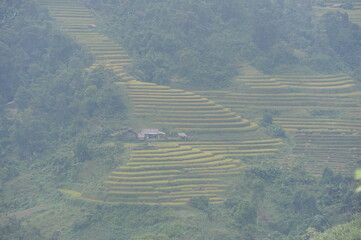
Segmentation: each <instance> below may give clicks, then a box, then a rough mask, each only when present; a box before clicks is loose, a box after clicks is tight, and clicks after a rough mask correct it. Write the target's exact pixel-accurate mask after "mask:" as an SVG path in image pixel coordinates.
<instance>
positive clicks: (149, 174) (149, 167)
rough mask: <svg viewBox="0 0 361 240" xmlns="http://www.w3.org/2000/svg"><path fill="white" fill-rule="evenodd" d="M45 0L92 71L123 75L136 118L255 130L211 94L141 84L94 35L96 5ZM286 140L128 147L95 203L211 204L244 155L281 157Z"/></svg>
mask: <svg viewBox="0 0 361 240" xmlns="http://www.w3.org/2000/svg"><path fill="white" fill-rule="evenodd" d="M41 2H42V3H43V5H44V6H45V7H47V8H48V9H49V11H50V13H51V15H52V16H53V17H54V19H55V20H56V21H57V22H58V23H59V25H60V26H61V28H62V29H63V30H64V31H65V32H67V33H68V34H69V35H70V36H72V37H73V38H74V39H75V40H76V41H78V42H79V43H80V44H82V45H84V46H86V47H87V48H88V49H89V51H90V52H91V53H92V54H93V55H94V56H95V58H96V63H95V64H94V65H93V66H92V67H91V68H90V69H92V68H94V67H96V65H97V64H103V65H104V66H105V67H106V68H108V69H111V70H113V71H114V72H115V73H117V74H118V75H119V76H121V77H122V80H123V81H122V82H119V83H117V84H119V85H120V86H123V87H125V88H126V92H127V94H128V97H129V99H130V102H131V103H132V105H133V107H134V113H135V115H136V116H138V117H145V116H151V117H152V118H153V119H154V121H153V124H154V125H157V126H159V127H169V128H172V129H176V130H179V131H185V132H187V133H188V132H192V133H198V134H201V133H203V132H207V133H209V132H220V131H222V132H225V131H231V132H247V131H251V130H255V129H256V128H257V124H255V123H251V122H249V121H248V120H246V119H244V118H241V117H240V116H239V115H237V114H235V113H234V112H232V111H230V110H229V109H227V108H224V107H223V106H222V105H219V104H216V103H215V102H213V101H210V100H209V99H208V98H206V97H202V96H200V95H197V94H194V93H192V92H187V91H183V90H180V89H171V88H169V87H167V86H159V85H156V84H152V83H145V82H140V81H136V80H135V79H134V78H133V77H131V76H129V75H127V74H126V72H125V70H124V69H125V67H126V66H127V65H128V64H130V63H131V59H130V58H129V56H128V55H127V53H126V52H125V51H124V50H123V49H122V48H121V47H120V46H118V45H117V44H116V43H114V42H112V41H111V40H110V39H109V38H107V37H106V36H104V35H102V34H100V33H97V32H96V28H94V26H95V24H96V23H97V20H96V18H95V17H94V15H93V12H92V11H91V10H89V9H87V8H85V7H84V6H82V5H80V4H79V3H76V2H72V1H69V0H41ZM281 145H282V141H281V140H280V139H270V140H259V141H257V140H252V141H232V142H231V141H226V142H222V141H212V142H178V143H177V142H173V143H169V142H168V143H152V144H150V145H149V147H150V149H143V150H141V149H133V150H132V151H131V156H130V159H129V161H128V163H127V164H125V165H123V166H120V167H118V168H117V169H115V170H114V171H113V172H112V173H111V174H110V175H109V176H108V177H107V179H106V180H105V181H104V191H103V198H102V200H100V199H99V200H96V201H100V202H101V201H107V202H122V203H129V204H149V205H152V204H157V205H184V204H186V203H187V202H188V201H189V199H191V198H193V197H199V196H205V197H208V199H209V201H210V203H221V202H222V201H223V196H224V194H223V193H224V192H225V191H226V190H227V186H228V181H227V179H228V178H229V177H230V176H232V175H236V174H238V173H239V172H240V171H241V170H242V169H243V168H244V167H245V165H244V164H243V163H242V162H241V159H242V158H244V157H270V156H277V155H278V154H279V152H280V149H279V147H280V146H281ZM79 194H80V193H79ZM83 198H86V196H83ZM89 199H90V200H94V199H92V198H89Z"/></svg>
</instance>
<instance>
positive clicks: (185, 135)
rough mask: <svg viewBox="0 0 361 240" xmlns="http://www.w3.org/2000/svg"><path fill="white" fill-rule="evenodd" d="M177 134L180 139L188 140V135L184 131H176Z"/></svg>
mask: <svg viewBox="0 0 361 240" xmlns="http://www.w3.org/2000/svg"><path fill="white" fill-rule="evenodd" d="M177 136H178V137H179V138H180V139H182V140H188V135H187V134H185V133H182V132H180V133H177Z"/></svg>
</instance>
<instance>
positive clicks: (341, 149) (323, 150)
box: [293, 131, 361, 176]
mask: <svg viewBox="0 0 361 240" xmlns="http://www.w3.org/2000/svg"><path fill="white" fill-rule="evenodd" d="M295 143H296V144H295V147H294V149H293V154H295V155H296V157H297V159H298V160H299V161H302V162H303V163H304V164H305V166H306V167H307V169H309V171H310V172H313V173H315V174H317V175H321V174H322V170H323V169H324V168H325V167H326V166H327V167H330V168H332V169H333V170H334V171H336V172H341V173H344V174H347V175H349V176H353V174H354V173H353V171H354V170H355V167H356V166H357V165H359V164H360V161H361V135H360V133H343V132H316V131H315V132H296V133H295Z"/></svg>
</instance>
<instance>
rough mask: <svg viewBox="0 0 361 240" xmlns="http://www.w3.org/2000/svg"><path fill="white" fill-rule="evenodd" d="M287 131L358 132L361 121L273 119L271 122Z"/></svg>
mask: <svg viewBox="0 0 361 240" xmlns="http://www.w3.org/2000/svg"><path fill="white" fill-rule="evenodd" d="M273 121H274V122H275V123H277V124H279V125H280V126H281V127H283V128H284V129H285V130H287V131H299V130H302V131H308V132H313V131H327V132H360V131H361V119H353V120H351V119H334V118H289V117H288V118H275V119H274V120H273Z"/></svg>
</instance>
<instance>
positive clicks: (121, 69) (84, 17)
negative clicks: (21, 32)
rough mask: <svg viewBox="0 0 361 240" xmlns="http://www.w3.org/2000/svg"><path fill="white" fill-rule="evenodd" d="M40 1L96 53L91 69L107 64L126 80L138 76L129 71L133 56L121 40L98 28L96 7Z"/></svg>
mask: <svg viewBox="0 0 361 240" xmlns="http://www.w3.org/2000/svg"><path fill="white" fill-rule="evenodd" d="M40 3H41V4H42V5H43V6H44V7H46V8H47V9H48V10H49V12H50V15H51V16H52V17H53V18H54V19H55V20H56V21H57V22H58V24H59V25H60V27H61V29H62V30H64V31H65V32H66V33H68V34H69V35H70V36H71V37H72V38H73V39H74V40H76V41H77V42H78V43H80V44H82V45H83V46H85V47H86V48H87V49H88V50H89V51H90V52H91V53H92V54H93V55H94V56H95V59H96V61H95V63H94V65H93V66H91V67H90V68H89V70H91V69H94V68H96V67H97V66H98V65H103V66H105V67H106V68H107V69H110V70H113V71H114V73H115V74H117V75H118V76H119V77H120V78H121V79H122V80H123V81H129V80H134V78H133V77H132V76H130V75H128V74H127V73H126V71H125V68H126V67H127V66H128V65H129V64H131V61H132V60H131V58H130V57H129V55H128V54H127V52H126V51H124V49H122V48H121V47H120V46H119V45H118V44H116V43H114V42H112V41H111V40H110V39H109V38H108V37H106V36H104V35H102V34H100V33H98V32H97V31H96V24H97V19H96V17H95V15H94V13H93V11H92V10H90V9H88V8H85V7H84V6H83V5H81V4H80V3H78V2H76V1H69V0H40Z"/></svg>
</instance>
